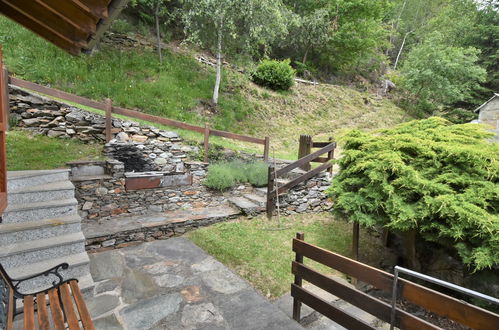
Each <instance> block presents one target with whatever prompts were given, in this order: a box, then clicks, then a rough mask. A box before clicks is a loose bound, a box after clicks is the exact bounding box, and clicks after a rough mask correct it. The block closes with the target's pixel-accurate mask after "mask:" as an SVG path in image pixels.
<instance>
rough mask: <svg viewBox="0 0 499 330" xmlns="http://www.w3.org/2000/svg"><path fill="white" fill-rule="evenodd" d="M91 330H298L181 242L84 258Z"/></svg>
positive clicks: (210, 259)
mask: <svg viewBox="0 0 499 330" xmlns="http://www.w3.org/2000/svg"><path fill="white" fill-rule="evenodd" d="M90 269H91V273H92V276H93V278H94V280H95V282H96V285H95V287H94V290H93V292H88V293H86V301H87V305H88V307H89V310H90V313H91V314H92V318H93V319H94V322H95V326H96V329H102V330H115V329H116V330H121V329H128V330H140V329H154V330H159V329H290V330H292V329H303V328H302V326H300V325H299V324H298V323H296V322H295V321H293V320H292V319H290V318H289V317H288V316H287V315H286V314H285V313H284V312H283V311H281V310H280V309H279V308H278V307H277V306H275V305H273V304H272V303H270V302H269V301H268V300H266V299H265V298H264V297H262V296H261V295H259V294H258V293H257V292H256V291H255V290H254V289H253V288H252V287H251V286H250V285H249V284H248V283H247V282H246V281H245V280H243V279H241V278H240V277H238V276H237V275H235V274H234V273H233V272H232V271H231V270H229V269H228V268H227V267H225V266H224V265H223V264H221V263H220V262H218V261H216V260H215V259H214V258H213V257H211V256H209V255H208V254H206V253H205V252H204V251H203V250H201V249H200V248H199V247H197V246H196V245H195V244H194V243H192V242H191V241H189V240H188V239H186V238H182V237H180V238H172V239H169V240H165V241H154V242H150V243H144V244H142V245H139V246H134V247H128V248H124V249H117V250H111V251H106V252H101V253H96V254H92V255H90Z"/></svg>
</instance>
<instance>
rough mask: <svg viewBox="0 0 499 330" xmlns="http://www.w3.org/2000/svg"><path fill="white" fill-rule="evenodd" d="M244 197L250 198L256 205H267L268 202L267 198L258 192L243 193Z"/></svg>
mask: <svg viewBox="0 0 499 330" xmlns="http://www.w3.org/2000/svg"><path fill="white" fill-rule="evenodd" d="M243 197H244V198H246V199H248V200H250V201H251V202H253V203H255V204H256V205H258V206H260V207H266V204H267V198H266V197H263V196H260V195H257V194H245V195H243Z"/></svg>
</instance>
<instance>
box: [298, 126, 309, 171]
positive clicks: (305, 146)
mask: <svg viewBox="0 0 499 330" xmlns="http://www.w3.org/2000/svg"><path fill="white" fill-rule="evenodd" d="M311 153H312V137H311V136H310V135H300V146H299V149H298V159H300V158H303V157H305V156H307V155H310V154H311ZM300 168H301V169H302V170H304V171H310V169H311V168H312V167H311V165H310V163H306V164H304V165H302V166H300Z"/></svg>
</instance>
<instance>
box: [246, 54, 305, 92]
mask: <svg viewBox="0 0 499 330" xmlns="http://www.w3.org/2000/svg"><path fill="white" fill-rule="evenodd" d="M289 63H290V61H289V60H284V61H276V60H263V61H262V62H261V63H260V64H259V65H258V67H257V68H256V70H255V72H253V74H252V75H251V78H252V80H253V81H254V82H255V83H256V84H258V85H260V86H264V87H268V88H270V89H273V90H284V91H285V90H288V89H290V88H291V86H293V83H294V78H295V73H296V72H295V70H294V69H293V68H292V67H291V65H290V64H289Z"/></svg>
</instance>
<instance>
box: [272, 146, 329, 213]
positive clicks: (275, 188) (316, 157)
mask: <svg viewBox="0 0 499 330" xmlns="http://www.w3.org/2000/svg"><path fill="white" fill-rule="evenodd" d="M321 145H323V143H322V142H321ZM335 148H336V142H328V143H327V144H326V145H325V146H324V147H323V148H321V149H319V150H317V151H315V152H313V153H311V154H309V155H306V156H304V157H301V158H300V159H298V160H297V161H296V162H294V163H291V164H289V165H287V166H285V167H283V168H281V169H279V170H277V169H275V168H274V166H272V165H271V166H270V167H269V170H268V184H267V217H268V218H269V219H270V218H271V217H272V214H273V213H274V210H275V207H276V201H277V198H278V196H279V195H280V194H283V193H285V192H286V191H288V190H289V189H291V188H293V187H295V186H297V185H298V184H300V183H302V182H304V181H306V180H308V179H311V178H313V177H314V176H316V175H317V174H319V173H321V172H322V171H327V170H331V169H332V168H333V164H332V163H331V160H332V159H333V157H334V149H335ZM300 150H301V149H300ZM323 154H327V155H328V156H327V157H321V156H322V155H323ZM299 155H302V154H301V151H300V153H299ZM311 162H319V163H323V164H321V165H319V166H318V167H316V168H314V169H312V170H309V171H308V172H307V173H305V174H303V175H301V176H299V177H298V178H296V179H293V180H291V181H289V182H287V183H285V184H283V185H282V186H279V185H278V184H277V179H278V178H279V177H281V176H283V175H284V174H287V173H289V172H290V171H292V170H294V169H295V168H298V167H300V168H303V167H304V168H309V164H310V163H311Z"/></svg>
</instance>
